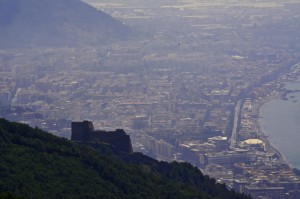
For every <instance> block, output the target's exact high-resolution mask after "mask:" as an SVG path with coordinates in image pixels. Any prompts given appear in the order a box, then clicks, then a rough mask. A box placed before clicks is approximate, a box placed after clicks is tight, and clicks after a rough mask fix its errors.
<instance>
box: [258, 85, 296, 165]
mask: <svg viewBox="0 0 300 199" xmlns="http://www.w3.org/2000/svg"><path fill="white" fill-rule="evenodd" d="M285 88H286V89H288V90H300V79H298V81H297V82H293V83H292V82H289V83H286V84H285ZM287 98H288V100H272V101H270V102H267V103H266V104H264V105H263V106H262V107H261V110H260V111H261V115H260V116H261V117H262V118H261V119H260V125H261V128H262V130H263V132H264V134H265V135H267V136H268V139H269V140H270V142H271V144H272V145H273V146H274V147H275V148H276V149H278V150H279V151H280V152H281V153H282V154H283V155H284V156H285V158H286V160H287V161H288V162H289V163H290V164H291V166H292V167H295V168H298V169H300V92H295V93H290V94H288V95H287Z"/></svg>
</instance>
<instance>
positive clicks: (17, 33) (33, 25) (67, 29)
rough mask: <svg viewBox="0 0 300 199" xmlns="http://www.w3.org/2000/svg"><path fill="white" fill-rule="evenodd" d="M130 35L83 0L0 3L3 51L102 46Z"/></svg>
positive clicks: (121, 25) (117, 22)
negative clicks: (28, 48) (67, 46)
mask: <svg viewBox="0 0 300 199" xmlns="http://www.w3.org/2000/svg"><path fill="white" fill-rule="evenodd" d="M131 34H132V31H131V30H130V29H129V28H128V27H127V26H125V25H123V24H122V23H121V22H119V21H117V20H115V19H113V18H112V17H110V16H109V15H107V14H105V13H103V12H101V11H98V10H97V9H95V8H93V7H91V6H89V5H88V4H86V3H83V2H82V1H80V0H63V1H62V0H0V48H5V47H28V46H33V47H34V46H41V45H42V46H64V45H74V44H94V43H98V44H99V43H103V42H109V41H111V40H116V39H117V40H122V39H127V38H129V37H130V36H131Z"/></svg>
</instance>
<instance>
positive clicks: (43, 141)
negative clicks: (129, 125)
mask: <svg viewBox="0 0 300 199" xmlns="http://www.w3.org/2000/svg"><path fill="white" fill-rule="evenodd" d="M0 150H1V153H0V162H1V164H0V193H4V192H10V193H13V194H14V195H16V196H18V195H19V196H26V197H28V198H64V199H65V198H222V199H226V198H228V199H229V198H230V199H234V198H247V197H245V196H243V195H240V194H236V193H234V192H232V191H228V190H227V189H226V188H225V187H224V185H221V184H216V183H215V181H214V180H213V179H210V178H209V177H207V176H203V175H202V173H201V172H200V171H199V170H198V169H197V168H195V167H193V166H191V165H190V164H187V163H183V164H179V163H172V164H168V163H164V162H157V161H155V160H153V159H151V158H149V157H146V156H143V155H141V154H133V155H129V154H121V153H118V152H114V151H113V150H112V149H110V148H109V147H108V146H104V145H103V146H101V147H99V150H98V151H96V150H94V149H92V148H90V147H88V146H83V145H78V144H75V143H72V142H70V141H68V140H66V139H62V138H58V137H55V136H53V135H51V134H49V133H46V132H43V131H41V130H39V129H37V128H35V129H33V128H30V127H29V126H27V125H23V124H18V123H11V122H8V121H6V120H4V119H0Z"/></svg>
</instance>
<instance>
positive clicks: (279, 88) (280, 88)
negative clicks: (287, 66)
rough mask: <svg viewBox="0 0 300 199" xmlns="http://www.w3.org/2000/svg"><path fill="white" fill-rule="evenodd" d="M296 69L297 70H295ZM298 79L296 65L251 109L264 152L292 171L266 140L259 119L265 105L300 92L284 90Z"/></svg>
mask: <svg viewBox="0 0 300 199" xmlns="http://www.w3.org/2000/svg"><path fill="white" fill-rule="evenodd" d="M297 67H298V69H297ZM299 78H300V64H299V63H298V64H296V65H294V66H293V67H292V68H291V71H290V72H289V73H288V74H285V75H283V77H279V79H278V80H275V81H274V82H271V84H276V88H275V89H274V90H273V91H272V92H271V93H270V94H269V95H267V96H265V97H261V98H259V99H257V100H255V101H253V107H255V108H254V111H255V113H256V116H257V119H255V120H254V125H255V126H256V127H257V131H258V132H257V133H258V136H259V139H261V140H262V141H263V142H264V143H265V144H266V150H267V152H272V153H274V154H277V156H278V158H279V159H280V160H281V161H282V162H283V163H285V164H287V165H288V166H289V167H290V168H291V169H294V167H293V166H292V165H291V163H290V162H289V161H288V160H287V159H286V157H285V156H284V154H282V153H281V152H280V151H279V150H278V149H276V148H275V147H274V146H272V143H271V141H270V140H269V139H268V136H267V135H266V132H264V130H263V128H262V127H261V125H260V123H261V119H262V113H261V109H262V107H263V106H264V105H265V104H267V103H268V102H270V101H274V100H289V98H287V95H288V94H291V93H296V92H300V90H299V89H296V90H289V89H286V88H285V85H286V83H288V82H297V83H300V82H299V80H300V79H299Z"/></svg>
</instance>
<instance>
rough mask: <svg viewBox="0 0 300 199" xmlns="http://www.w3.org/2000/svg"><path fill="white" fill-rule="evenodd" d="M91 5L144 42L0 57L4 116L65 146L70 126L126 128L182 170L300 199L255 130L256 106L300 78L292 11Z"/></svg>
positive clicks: (279, 158) (0, 112) (298, 180)
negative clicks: (137, 33) (54, 137)
mask: <svg viewBox="0 0 300 199" xmlns="http://www.w3.org/2000/svg"><path fill="white" fill-rule="evenodd" d="M88 2H89V3H91V4H92V5H94V6H95V7H97V8H98V9H102V10H105V11H107V12H111V14H112V15H113V16H115V17H117V18H119V19H120V20H122V21H125V22H126V23H128V24H130V25H131V26H133V27H139V28H140V29H141V31H150V30H152V31H153V35H151V39H149V38H148V37H146V38H144V37H143V38H141V39H140V40H139V41H138V42H137V41H128V42H124V43H112V44H111V45H103V46H101V47H97V46H94V47H86V46H85V47H82V48H80V49H75V48H69V47H65V48H60V49H52V48H48V49H38V50H32V49H31V50H29V49H18V50H16V49H12V50H1V48H0V117H4V118H6V119H9V120H11V121H18V122H22V123H26V124H29V125H30V126H33V127H38V128H41V129H43V130H47V131H49V132H51V133H53V134H55V135H58V136H61V137H66V138H68V139H70V137H71V122H73V121H83V120H89V121H92V122H93V123H94V125H95V127H96V128H97V129H104V130H108V131H109V130H114V129H124V130H125V132H126V133H127V134H128V135H130V138H131V142H132V144H133V150H134V151H135V152H142V153H143V154H145V155H148V156H150V157H153V158H155V159H157V160H161V161H168V162H172V161H179V162H181V161H186V162H189V163H191V164H193V165H195V166H197V167H199V168H200V169H201V171H202V172H203V173H204V174H206V175H209V176H211V177H214V178H215V179H216V181H218V182H220V183H225V184H226V186H227V187H228V188H229V189H234V190H236V191H238V192H242V193H245V194H249V195H251V196H252V197H253V198H255V199H256V198H260V199H262V198H264V199H267V198H272V199H273V198H274V199H276V198H279V199H281V198H284V199H285V198H287V199H290V198H299V197H300V177H299V174H298V175H297V172H296V171H295V170H294V169H293V167H292V165H290V164H289V162H288V160H286V158H285V157H284V156H283V155H282V154H281V153H280V151H278V150H277V149H276V148H274V147H273V146H272V145H271V143H270V141H269V140H268V137H267V136H266V134H265V133H264V132H263V129H262V128H261V126H260V119H261V115H260V108H261V106H262V105H263V104H265V103H266V102H268V101H270V100H272V99H281V98H284V97H285V95H286V94H287V93H288V92H297V90H296V91H289V90H285V89H283V86H284V82H289V81H294V80H296V79H297V78H298V77H299V76H300V51H299V49H300V42H299V41H300V38H299V36H298V35H296V34H297V33H295V31H296V32H297V31H299V30H300V24H299V21H300V20H299V18H300V16H299V15H298V14H297V12H296V11H295V10H294V9H293V8H294V7H296V6H298V7H300V3H297V2H296V1H285V2H283V1H279V0H278V1H276V2H273V3H267V1H262V0H261V1H256V3H257V4H255V5H256V6H254V5H253V4H251V3H249V4H247V3H245V2H242V1H232V4H233V5H234V6H227V7H226V6H225V7H224V5H225V4H226V2H225V1H224V2H223V1H218V3H209V2H206V3H204V4H201V5H200V4H195V3H194V2H193V1H178V2H177V3H176V4H172V3H165V4H163V5H158V6H157V7H155V6H153V7H151V8H148V9H146V8H145V7H146V6H144V7H142V6H137V7H132V6H128V5H127V6H126V5H125V3H124V2H121V3H120V2H119V3H109V2H108V3H102V4H101V3H97V1H96V0H93V1H88ZM180 3H181V4H180ZM195 8H197V9H195ZM160 12H161V13H162V15H158V14H157V13H160ZM174 13H176V19H174V18H171V17H170V16H173V15H175V14H174ZM224 13H227V14H224ZM261 13H265V14H264V15H262V14H261ZM156 16H159V17H156ZM160 20H161V21H160ZM154 21H156V23H154ZM157 21H159V22H160V23H158V22H157ZM146 22H147V23H149V26H142V24H143V23H146ZM271 22H272V23H271ZM166 24H168V25H166ZM265 26H268V28H265ZM179 27H180V28H179ZM278 27H281V28H280V31H279V33H278V34H271V33H272V31H273V30H275V29H276V28H278Z"/></svg>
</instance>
